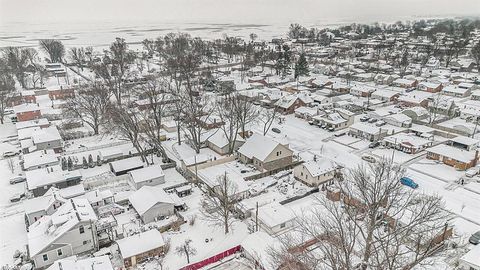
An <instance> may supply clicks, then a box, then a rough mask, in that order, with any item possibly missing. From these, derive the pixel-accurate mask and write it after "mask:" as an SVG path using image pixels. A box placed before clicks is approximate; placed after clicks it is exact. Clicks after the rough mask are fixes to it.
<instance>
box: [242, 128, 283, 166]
mask: <svg viewBox="0 0 480 270" xmlns="http://www.w3.org/2000/svg"><path fill="white" fill-rule="evenodd" d="M279 144H280V143H279V142H276V141H274V140H273V139H270V138H267V137H265V136H262V135H260V134H258V133H254V134H253V135H252V136H251V137H250V138H249V139H248V140H247V141H246V142H245V143H244V144H243V145H242V146H241V147H240V148H239V149H238V153H240V154H242V155H244V156H246V157H248V158H249V159H252V158H253V157H255V158H257V159H258V160H261V161H264V160H265V159H266V158H267V157H268V155H270V153H272V151H273V150H274V149H275V148H276V147H277V146H278V145H279Z"/></svg>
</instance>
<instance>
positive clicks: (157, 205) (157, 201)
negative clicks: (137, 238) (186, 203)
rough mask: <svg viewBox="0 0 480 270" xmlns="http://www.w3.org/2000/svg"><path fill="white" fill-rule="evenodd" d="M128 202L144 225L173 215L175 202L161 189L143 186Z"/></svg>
mask: <svg viewBox="0 0 480 270" xmlns="http://www.w3.org/2000/svg"><path fill="white" fill-rule="evenodd" d="M128 200H129V201H130V204H131V205H132V206H133V208H134V209H135V211H137V213H138V215H139V216H140V218H141V219H142V221H143V223H145V224H147V223H150V222H154V221H155V220H157V219H159V218H163V217H166V216H170V215H173V214H174V208H175V202H174V201H173V199H172V198H171V197H170V195H168V194H167V193H166V192H165V191H164V190H163V189H162V188H161V187H150V186H143V187H141V188H140V189H139V190H137V191H135V193H133V194H132V195H130V197H129V198H128Z"/></svg>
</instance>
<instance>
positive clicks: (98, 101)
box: [64, 83, 112, 135]
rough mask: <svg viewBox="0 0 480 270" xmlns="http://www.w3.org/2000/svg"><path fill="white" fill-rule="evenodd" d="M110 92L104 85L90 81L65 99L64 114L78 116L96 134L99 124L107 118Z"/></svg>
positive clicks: (101, 124)
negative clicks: (90, 82)
mask: <svg viewBox="0 0 480 270" xmlns="http://www.w3.org/2000/svg"><path fill="white" fill-rule="evenodd" d="M111 96H112V94H111V92H110V91H109V90H108V88H107V87H106V86H104V85H103V84H100V83H92V84H91V85H87V86H85V87H84V88H81V89H79V90H78V91H76V93H75V96H73V97H70V98H68V99H67V101H66V106H65V108H64V112H65V115H66V116H70V117H74V118H78V119H80V120H82V122H83V123H85V124H87V125H88V126H89V127H90V128H92V129H93V133H94V134H95V135H97V134H98V133H99V129H100V127H101V126H103V125H105V124H106V123H107V121H108V120H109V111H110V109H111V108H112V104H111V102H110V98H111Z"/></svg>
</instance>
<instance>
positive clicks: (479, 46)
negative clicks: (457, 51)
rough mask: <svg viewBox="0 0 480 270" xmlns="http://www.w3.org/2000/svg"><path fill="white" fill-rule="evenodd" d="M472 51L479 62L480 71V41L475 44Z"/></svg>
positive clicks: (479, 70) (479, 68)
mask: <svg viewBox="0 0 480 270" xmlns="http://www.w3.org/2000/svg"><path fill="white" fill-rule="evenodd" d="M470 53H471V55H472V57H473V59H475V63H476V64H477V70H478V72H479V73H480V41H479V42H477V43H476V44H475V45H474V46H473V48H472V50H471V51H470Z"/></svg>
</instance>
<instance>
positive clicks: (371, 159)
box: [362, 154, 377, 163]
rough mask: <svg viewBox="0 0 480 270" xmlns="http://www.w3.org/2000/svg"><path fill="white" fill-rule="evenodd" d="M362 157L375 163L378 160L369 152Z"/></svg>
mask: <svg viewBox="0 0 480 270" xmlns="http://www.w3.org/2000/svg"><path fill="white" fill-rule="evenodd" d="M362 159H363V160H365V161H366V162H370V163H375V162H377V160H376V159H375V158H374V157H372V156H370V155H368V154H364V155H362Z"/></svg>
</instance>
